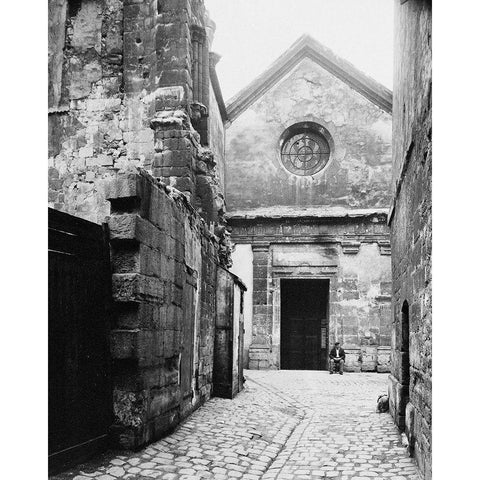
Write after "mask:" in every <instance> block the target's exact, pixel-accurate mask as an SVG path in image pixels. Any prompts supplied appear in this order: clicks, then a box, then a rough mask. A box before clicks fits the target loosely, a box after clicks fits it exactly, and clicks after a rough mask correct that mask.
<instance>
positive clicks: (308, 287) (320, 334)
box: [280, 279, 329, 370]
mask: <svg viewBox="0 0 480 480" xmlns="http://www.w3.org/2000/svg"><path fill="white" fill-rule="evenodd" d="M328 286H329V285H328V280H323V279H318V280H310V279H308V280H304V279H295V280H282V282H281V347H280V348H281V351H280V367H281V368H282V369H285V370H327V369H328Z"/></svg>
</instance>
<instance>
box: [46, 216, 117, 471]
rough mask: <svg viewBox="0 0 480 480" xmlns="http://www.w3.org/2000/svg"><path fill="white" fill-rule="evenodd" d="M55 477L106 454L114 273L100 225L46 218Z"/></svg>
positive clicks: (51, 464)
mask: <svg viewBox="0 0 480 480" xmlns="http://www.w3.org/2000/svg"><path fill="white" fill-rule="evenodd" d="M48 233H49V236H48V273H49V282H48V302H49V322H48V335H49V340H48V349H49V352H48V360H49V377H48V394H49V446H48V453H49V470H50V472H54V471H58V470H61V469H62V468H65V467H66V466H68V465H69V464H72V463H77V462H80V461H83V460H84V459H85V458H87V457H88V456H89V455H91V454H93V453H96V452H98V451H100V450H102V449H103V448H104V447H105V446H106V443H107V433H108V429H109V427H110V425H111V424H112V417H113V415H112V387H111V375H110V373H111V372H110V369H111V362H110V351H109V341H108V335H109V331H110V325H109V321H108V318H109V315H108V308H109V305H110V298H111V272H110V264H109V250H108V241H107V237H106V234H105V229H104V228H102V227H101V226H100V225H97V224H94V223H91V222H88V221H86V220H82V219H80V218H77V217H73V216H71V215H68V214H65V213H63V212H59V211H57V210H53V209H49V210H48Z"/></svg>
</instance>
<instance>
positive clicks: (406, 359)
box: [400, 300, 410, 415]
mask: <svg viewBox="0 0 480 480" xmlns="http://www.w3.org/2000/svg"><path fill="white" fill-rule="evenodd" d="M409 310H410V308H409V305H408V302H407V301H406V300H405V301H404V302H403V305H402V324H401V332H402V333H401V339H400V340H401V342H400V355H401V359H402V363H401V365H402V378H401V380H402V382H401V383H402V385H404V387H405V388H404V395H403V399H402V400H403V401H402V403H401V406H402V408H401V410H402V411H401V415H405V408H406V406H407V403H408V400H409V388H410V311H409Z"/></svg>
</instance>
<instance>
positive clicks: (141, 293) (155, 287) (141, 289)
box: [112, 273, 165, 303]
mask: <svg viewBox="0 0 480 480" xmlns="http://www.w3.org/2000/svg"><path fill="white" fill-rule="evenodd" d="M112 293H113V299H114V301H116V302H143V301H145V302H155V303H163V301H164V298H165V282H163V281H161V280H160V279H158V278H155V277H148V276H146V275H142V274H139V273H117V274H113V276H112Z"/></svg>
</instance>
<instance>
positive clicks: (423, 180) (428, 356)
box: [390, 0, 432, 479]
mask: <svg viewBox="0 0 480 480" xmlns="http://www.w3.org/2000/svg"><path fill="white" fill-rule="evenodd" d="M431 15H432V6H431V2H430V1H427V0H409V1H406V2H400V1H398V0H397V1H396V6H395V76H394V104H393V119H394V122H393V138H394V144H393V152H394V206H393V211H392V213H391V218H390V222H391V223H390V225H391V233H392V235H391V238H392V240H391V241H392V305H393V322H394V328H393V332H392V375H391V377H390V407H391V412H392V415H393V417H394V419H395V422H396V423H397V424H398V426H399V427H400V428H402V429H403V428H404V429H405V431H406V433H407V436H408V438H409V440H410V445H411V447H412V450H413V453H414V455H415V458H416V460H417V462H418V465H419V468H420V471H421V472H422V474H423V475H424V477H425V478H426V479H430V478H432V464H431V449H432V443H431V439H432V437H431V422H432V307H431V301H432V283H431V280H432V275H431V265H432V263H431V249H432V201H431V174H432V140H431V138H432V137H431V132H432V130H431V129H432V118H431V88H432V71H431V58H432V57H431V55H432V44H431V31H432V30H431Z"/></svg>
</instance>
